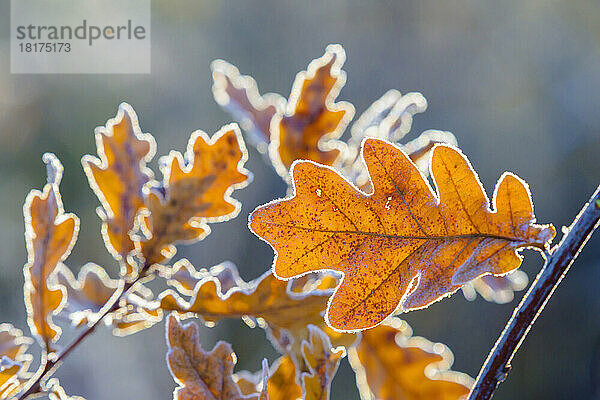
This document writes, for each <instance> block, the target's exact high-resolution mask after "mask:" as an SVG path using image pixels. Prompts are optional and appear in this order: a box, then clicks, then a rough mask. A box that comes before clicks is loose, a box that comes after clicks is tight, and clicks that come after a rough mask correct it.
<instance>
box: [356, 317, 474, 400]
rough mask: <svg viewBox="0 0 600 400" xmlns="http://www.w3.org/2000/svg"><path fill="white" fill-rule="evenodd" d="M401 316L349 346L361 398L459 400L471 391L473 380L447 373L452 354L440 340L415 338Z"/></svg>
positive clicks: (364, 334)
mask: <svg viewBox="0 0 600 400" xmlns="http://www.w3.org/2000/svg"><path fill="white" fill-rule="evenodd" d="M411 335H412V332H411V329H410V327H409V326H408V324H407V323H406V322H404V321H401V320H399V319H398V318H392V319H390V320H388V321H387V322H384V323H383V324H381V325H379V326H377V327H375V328H373V329H369V330H366V331H364V332H362V338H361V340H360V342H359V343H358V345H357V346H356V347H353V348H351V349H349V350H348V356H349V359H350V364H351V365H352V368H353V369H354V371H355V372H356V384H357V386H358V389H359V392H360V396H361V399H363V400H373V399H381V400H457V399H459V398H463V396H466V395H467V394H468V393H469V390H470V386H471V385H472V383H473V380H472V379H471V378H470V377H469V376H468V375H466V374H462V373H459V372H454V371H449V368H450V367H451V366H452V361H453V358H452V352H451V351H450V350H449V349H448V348H447V347H446V346H444V345H443V344H441V343H432V342H430V341H428V340H427V339H424V338H420V337H411Z"/></svg>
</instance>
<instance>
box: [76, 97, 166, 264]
mask: <svg viewBox="0 0 600 400" xmlns="http://www.w3.org/2000/svg"><path fill="white" fill-rule="evenodd" d="M95 135H96V147H97V152H98V157H94V156H91V155H86V156H84V157H83V158H82V160H81V163H82V165H83V169H84V170H85V173H86V175H87V177H88V180H89V183H90V186H91V188H92V189H93V190H94V193H95V194H96V196H98V199H99V200H100V203H101V204H102V208H99V209H98V214H99V215H100V217H101V218H102V237H103V239H104V243H105V245H106V247H107V249H108V250H109V252H110V253H111V255H112V256H113V257H114V258H115V259H116V260H118V261H119V262H120V264H121V266H122V268H123V270H122V274H124V275H126V276H132V275H134V274H135V271H134V270H133V268H134V264H133V262H132V261H131V260H128V258H129V255H130V253H131V252H132V251H133V250H134V249H135V246H134V242H133V240H132V239H131V236H130V232H131V231H132V229H133V228H134V224H135V219H136V215H137V213H138V211H139V210H140V209H141V208H142V206H143V205H144V196H143V193H142V188H143V187H144V185H145V184H146V183H147V182H149V181H150V179H152V177H153V173H152V171H151V170H150V169H149V168H148V167H146V163H147V162H149V161H150V160H151V159H152V157H153V156H154V153H155V151H156V142H155V141H154V138H153V137H152V135H150V134H147V133H146V134H144V133H142V130H141V129H140V126H139V123H138V119H137V116H136V114H135V111H134V110H133V108H132V107H131V106H130V105H129V104H126V103H122V104H121V105H120V106H119V111H118V112H117V116H116V117H115V118H113V119H110V120H108V122H107V123H106V126H103V127H98V128H96V131H95Z"/></svg>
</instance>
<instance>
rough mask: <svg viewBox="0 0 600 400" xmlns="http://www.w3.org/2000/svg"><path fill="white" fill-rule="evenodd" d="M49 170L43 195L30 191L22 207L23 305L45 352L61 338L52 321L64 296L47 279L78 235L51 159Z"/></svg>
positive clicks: (55, 162) (51, 157)
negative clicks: (24, 247)
mask: <svg viewBox="0 0 600 400" xmlns="http://www.w3.org/2000/svg"><path fill="white" fill-rule="evenodd" d="M43 160H44V162H45V163H46V167H47V169H48V183H47V184H46V186H44V189H43V191H42V192H40V191H39V190H32V191H31V192H30V193H29V195H28V196H27V199H26V200H25V205H24V206H23V214H24V216H25V240H26V242H27V254H28V261H27V264H26V265H25V267H24V274H25V287H24V294H25V305H26V307H27V314H28V319H27V322H28V324H29V328H30V329H31V333H32V335H33V336H35V338H36V339H37V340H38V342H39V343H40V344H41V345H42V346H43V347H44V349H45V350H46V351H53V346H52V344H53V343H55V342H56V341H57V340H58V338H59V337H60V333H61V329H60V328H59V327H58V326H56V324H55V323H54V322H53V321H52V316H53V315H56V314H58V313H59V312H60V310H61V309H62V308H63V306H64V304H65V301H66V296H65V290H64V288H63V287H61V286H60V285H58V286H55V285H51V284H49V282H48V278H49V277H50V275H51V274H52V273H53V272H54V269H55V268H56V267H57V266H58V265H59V264H60V263H61V262H62V261H63V260H64V259H65V258H66V257H67V256H68V255H69V253H70V252H71V249H72V248H73V245H74V244H75V241H76V240H77V233H78V232H79V219H78V218H77V216H75V215H74V214H65V213H64V210H63V205H62V200H61V196H60V193H59V190H58V185H59V184H60V180H61V178H62V171H63V167H62V165H61V163H60V161H58V159H57V158H56V156H54V154H50V153H46V154H44V157H43Z"/></svg>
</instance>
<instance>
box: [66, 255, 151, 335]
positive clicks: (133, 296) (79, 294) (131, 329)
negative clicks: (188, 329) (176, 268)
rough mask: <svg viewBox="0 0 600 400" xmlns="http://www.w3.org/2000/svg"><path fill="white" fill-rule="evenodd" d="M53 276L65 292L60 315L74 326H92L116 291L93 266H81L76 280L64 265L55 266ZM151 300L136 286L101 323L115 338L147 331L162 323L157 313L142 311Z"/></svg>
mask: <svg viewBox="0 0 600 400" xmlns="http://www.w3.org/2000/svg"><path fill="white" fill-rule="evenodd" d="M55 274H56V280H57V282H58V283H59V284H60V285H62V286H64V287H65V288H66V291H67V299H68V301H67V305H66V306H65V308H64V309H63V310H62V313H65V314H67V316H68V318H69V319H70V320H71V322H72V324H73V325H75V326H82V325H86V324H89V323H91V322H93V321H94V320H95V319H96V318H97V317H98V316H99V314H100V313H101V311H103V309H104V306H105V305H106V304H107V303H108V302H109V300H110V299H111V297H113V296H114V295H115V293H117V292H118V289H119V280H118V279H111V278H110V277H109V276H108V274H107V273H106V271H105V270H104V269H103V268H102V267H100V266H98V265H96V264H86V265H84V266H83V267H82V268H81V270H80V271H79V274H78V275H77V278H75V276H74V275H73V273H72V272H71V270H70V269H69V268H67V267H66V266H65V265H61V266H59V267H58V268H57V269H56V272H55ZM152 298H153V294H152V291H151V290H150V289H148V288H147V287H145V286H143V285H142V284H140V283H138V284H136V285H135V288H134V289H133V290H131V291H130V292H129V293H128V294H127V295H126V296H124V297H123V298H122V299H121V300H120V302H119V308H118V309H117V310H115V311H114V312H111V313H110V314H108V315H107V317H106V318H105V319H104V322H105V323H106V325H109V326H113V329H114V330H113V333H114V334H115V335H118V336H124V335H128V334H132V333H135V332H138V331H140V330H142V329H145V328H149V327H150V326H152V325H154V324H155V323H157V322H159V321H160V320H162V311H161V310H155V311H154V312H147V311H146V309H147V305H148V302H149V301H151V300H152Z"/></svg>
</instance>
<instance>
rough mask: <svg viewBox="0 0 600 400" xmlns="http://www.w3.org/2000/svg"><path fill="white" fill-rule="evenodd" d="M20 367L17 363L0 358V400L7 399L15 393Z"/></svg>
mask: <svg viewBox="0 0 600 400" xmlns="http://www.w3.org/2000/svg"><path fill="white" fill-rule="evenodd" d="M21 367H22V365H21V363H19V362H17V361H14V360H11V359H10V358H8V357H4V356H3V357H0V399H8V398H9V396H12V395H14V394H15V393H16V392H17V390H18V387H19V378H18V374H19V371H20V370H21Z"/></svg>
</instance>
